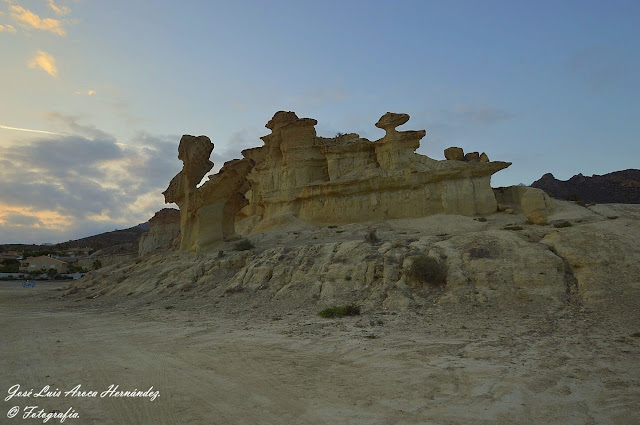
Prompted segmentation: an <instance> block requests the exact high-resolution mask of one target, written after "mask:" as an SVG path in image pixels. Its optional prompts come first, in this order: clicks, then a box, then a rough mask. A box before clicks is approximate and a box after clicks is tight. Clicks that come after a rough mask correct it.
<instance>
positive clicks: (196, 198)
mask: <svg viewBox="0 0 640 425" xmlns="http://www.w3.org/2000/svg"><path fill="white" fill-rule="evenodd" d="M212 151H213V143H211V141H210V140H209V138H208V137H206V136H199V137H194V136H189V135H185V136H182V139H180V145H179V146H178V159H181V160H182V162H183V167H182V171H180V172H179V173H178V174H176V176H175V177H174V178H173V179H172V180H171V182H170V183H169V187H168V188H167V190H166V191H164V192H163V194H164V197H165V202H166V203H172V202H174V203H176V204H177V205H178V206H179V207H180V248H181V249H183V250H188V251H198V250H199V249H200V248H201V247H203V246H207V245H211V244H212V243H215V242H217V241H220V240H224V239H230V238H233V236H234V235H235V230H234V222H235V215H236V214H237V213H238V212H239V211H240V209H242V207H244V206H245V205H246V204H247V203H248V202H247V201H246V199H245V198H244V196H243V193H244V192H246V191H247V190H248V189H249V186H248V183H247V180H246V175H247V173H248V172H249V170H250V169H251V167H252V166H253V164H252V161H251V160H248V159H243V160H234V161H229V162H227V163H225V164H224V166H223V167H222V169H221V170H220V172H218V173H217V174H215V175H213V176H209V180H208V181H207V182H206V183H204V184H203V185H202V186H200V187H197V185H198V183H200V181H201V180H202V179H203V178H204V176H205V174H206V173H207V172H208V171H209V170H211V168H212V167H213V162H211V161H210V160H209V155H211V152H212Z"/></svg>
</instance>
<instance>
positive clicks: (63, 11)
mask: <svg viewBox="0 0 640 425" xmlns="http://www.w3.org/2000/svg"><path fill="white" fill-rule="evenodd" d="M49 7H50V8H51V10H53V11H54V12H55V13H56V15H58V16H65V15H68V14H69V13H71V9H69V8H68V7H67V6H58V5H56V4H55V3H54V2H53V0H49Z"/></svg>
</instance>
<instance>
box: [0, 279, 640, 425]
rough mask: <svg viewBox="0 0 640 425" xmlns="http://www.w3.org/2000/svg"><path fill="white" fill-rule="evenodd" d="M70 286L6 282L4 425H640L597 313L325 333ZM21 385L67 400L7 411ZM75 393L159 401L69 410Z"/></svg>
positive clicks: (486, 315) (352, 324) (105, 402)
mask: <svg viewBox="0 0 640 425" xmlns="http://www.w3.org/2000/svg"><path fill="white" fill-rule="evenodd" d="M62 285H65V284H62V283H60V284H56V283H39V284H38V285H37V286H36V288H22V287H20V286H19V283H15V282H13V283H12V282H1V283H0V326H1V329H2V341H3V343H2V345H1V348H0V359H1V360H0V362H1V363H0V365H1V367H0V385H1V386H2V393H3V397H2V412H1V415H0V423H7V424H9V423H11V424H19V423H20V424H22V423H24V424H31V423H33V424H35V423H42V422H43V420H42V419H26V420H23V419H22V410H21V412H20V414H19V415H18V417H16V418H13V419H8V418H7V412H8V411H9V410H10V409H11V408H12V407H13V406H18V407H20V409H23V408H24V407H25V406H29V405H38V406H40V408H44V409H45V411H47V412H49V411H52V410H54V409H57V410H59V411H62V412H65V411H67V409H68V408H69V407H72V408H73V409H74V410H75V411H76V412H77V413H78V415H79V418H78V419H72V418H69V419H67V420H66V421H65V422H64V423H67V424H83V425H84V424H118V425H126V424H329V423H332V424H333V423H339V424H548V423H558V424H560V423H562V424H637V423H639V422H638V419H637V418H638V417H640V408H639V407H638V406H639V405H640V367H639V366H640V364H639V363H640V362H639V360H638V359H639V358H640V338H638V337H636V336H633V335H634V334H635V333H634V332H633V330H632V329H620V328H619V327H617V325H616V326H614V325H611V324H610V322H609V321H608V319H607V318H606V317H602V316H597V317H596V316H595V315H593V314H591V312H589V311H580V310H579V309H571V308H567V309H566V310H563V311H560V312H555V313H551V312H544V313H540V314H531V313H526V314H525V313H524V312H523V313H522V314H518V315H517V316H513V315H511V316H505V315H498V314H495V312H491V311H490V310H478V311H471V312H455V311H444V310H441V309H440V307H436V306H434V308H433V309H432V310H429V311H427V312H422V313H418V312H406V313H400V314H397V315H391V314H389V313H388V312H385V311H374V312H367V311H365V312H364V314H363V316H360V317H356V318H345V319H339V320H325V319H321V318H319V317H317V316H316V315H315V312H314V311H310V310H309V311H300V310H298V311H295V312H273V311H270V310H269V309H268V306H265V308H264V309H255V310H251V311H241V310H240V309H238V308H236V307H234V308H223V307H222V306H218V307H217V308H214V307H212V306H211V304H210V303H208V302H207V301H206V300H200V301H198V302H196V301H193V300H186V299H182V300H176V302H175V303H174V304H172V305H171V307H172V308H169V309H167V308H166V307H169V306H168V305H165V304H160V303H158V304H152V305H149V304H147V303H137V301H136V300H115V299H110V300H107V299H104V300H101V299H95V300H94V299H83V300H81V301H78V302H71V301H68V300H66V299H60V292H59V291H56V290H55V288H56V287H60V286H62ZM105 298H106V297H105ZM237 305H240V306H241V305H242V300H241V299H239V302H238V304H237ZM513 314H515V313H513ZM636 331H637V329H636ZM16 384H20V386H21V390H27V389H33V390H34V393H35V392H38V391H39V390H40V389H41V388H43V387H44V386H45V385H49V386H51V390H54V389H56V388H58V389H60V390H61V391H62V392H63V394H62V395H61V396H60V397H52V398H33V397H30V398H18V397H14V398H12V399H11V400H9V401H4V398H5V397H7V395H8V390H9V388H10V387H11V386H13V385H16ZM78 384H81V386H82V387H81V388H82V390H86V391H90V390H91V391H98V392H102V391H105V390H107V388H109V386H110V385H112V384H115V385H118V386H119V390H129V391H131V390H134V389H138V390H142V391H144V390H147V389H149V387H151V386H153V388H154V390H158V391H160V397H159V398H157V399H156V400H154V401H150V400H149V398H143V397H141V398H109V397H105V398H100V397H95V398H89V397H84V398H77V397H71V396H69V397H65V396H64V392H65V391H69V390H71V389H72V388H73V387H75V386H76V385H78ZM48 423H59V419H51V420H50V421H49V422H48Z"/></svg>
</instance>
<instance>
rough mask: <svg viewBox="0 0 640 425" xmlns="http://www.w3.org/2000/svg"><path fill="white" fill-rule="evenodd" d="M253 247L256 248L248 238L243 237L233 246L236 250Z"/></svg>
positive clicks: (246, 249)
mask: <svg viewBox="0 0 640 425" xmlns="http://www.w3.org/2000/svg"><path fill="white" fill-rule="evenodd" d="M253 248H255V246H254V245H253V244H252V243H251V241H250V240H248V239H243V240H241V241H240V242H238V243H237V244H235V245H234V246H233V249H235V250H236V251H248V250H250V249H253Z"/></svg>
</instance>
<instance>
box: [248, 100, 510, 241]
mask: <svg viewBox="0 0 640 425" xmlns="http://www.w3.org/2000/svg"><path fill="white" fill-rule="evenodd" d="M408 120H409V115H407V114H395V113H390V112H388V113H386V114H385V115H383V116H382V117H381V118H380V120H379V121H378V122H377V123H376V126H377V127H378V128H381V129H383V130H385V133H386V134H385V136H384V137H383V138H381V139H379V140H376V141H373V142H371V141H369V140H367V139H365V138H361V137H360V136H359V135H358V134H355V133H350V134H345V135H342V136H340V137H337V138H323V137H319V136H317V135H316V132H315V128H314V126H315V125H316V121H315V120H313V119H309V118H298V117H297V116H296V114H295V113H293V112H282V111H281V112H278V113H276V114H275V115H274V117H273V119H272V120H271V121H269V123H267V126H266V127H267V128H269V129H270V130H271V134H269V135H267V136H264V137H263V138H262V140H263V141H264V146H262V147H260V148H254V149H249V150H245V151H243V152H242V154H243V155H244V156H245V158H248V159H251V160H252V161H254V162H255V163H256V165H255V167H254V168H253V170H252V171H251V172H250V173H249V175H248V177H247V178H248V180H249V182H250V185H251V189H252V190H251V197H248V198H249V202H250V203H249V207H248V208H247V209H246V210H245V213H246V216H250V215H251V214H255V215H257V216H259V219H260V220H261V221H262V224H261V226H260V229H265V228H269V222H270V221H272V222H274V223H275V222H280V221H281V220H282V217H285V216H289V217H295V218H298V219H301V220H303V221H305V222H309V223H314V224H342V223H355V222H363V221H371V220H384V219H395V218H408V217H422V216H426V215H431V214H438V213H446V214H464V215H473V214H489V213H493V212H495V211H496V200H495V196H494V194H493V192H492V191H491V188H490V185H489V181H490V176H491V175H492V174H493V173H495V172H497V171H499V170H501V169H503V168H506V167H508V166H509V165H510V163H506V162H487V163H468V162H464V163H463V162H449V161H436V160H434V159H432V158H429V157H427V156H424V155H420V154H417V153H415V150H416V149H417V148H418V147H419V146H420V140H421V139H422V138H423V137H424V136H425V134H426V132H425V131H424V130H420V131H398V130H397V129H396V127H397V126H399V125H402V124H405V123H406V122H407V121H408Z"/></svg>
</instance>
